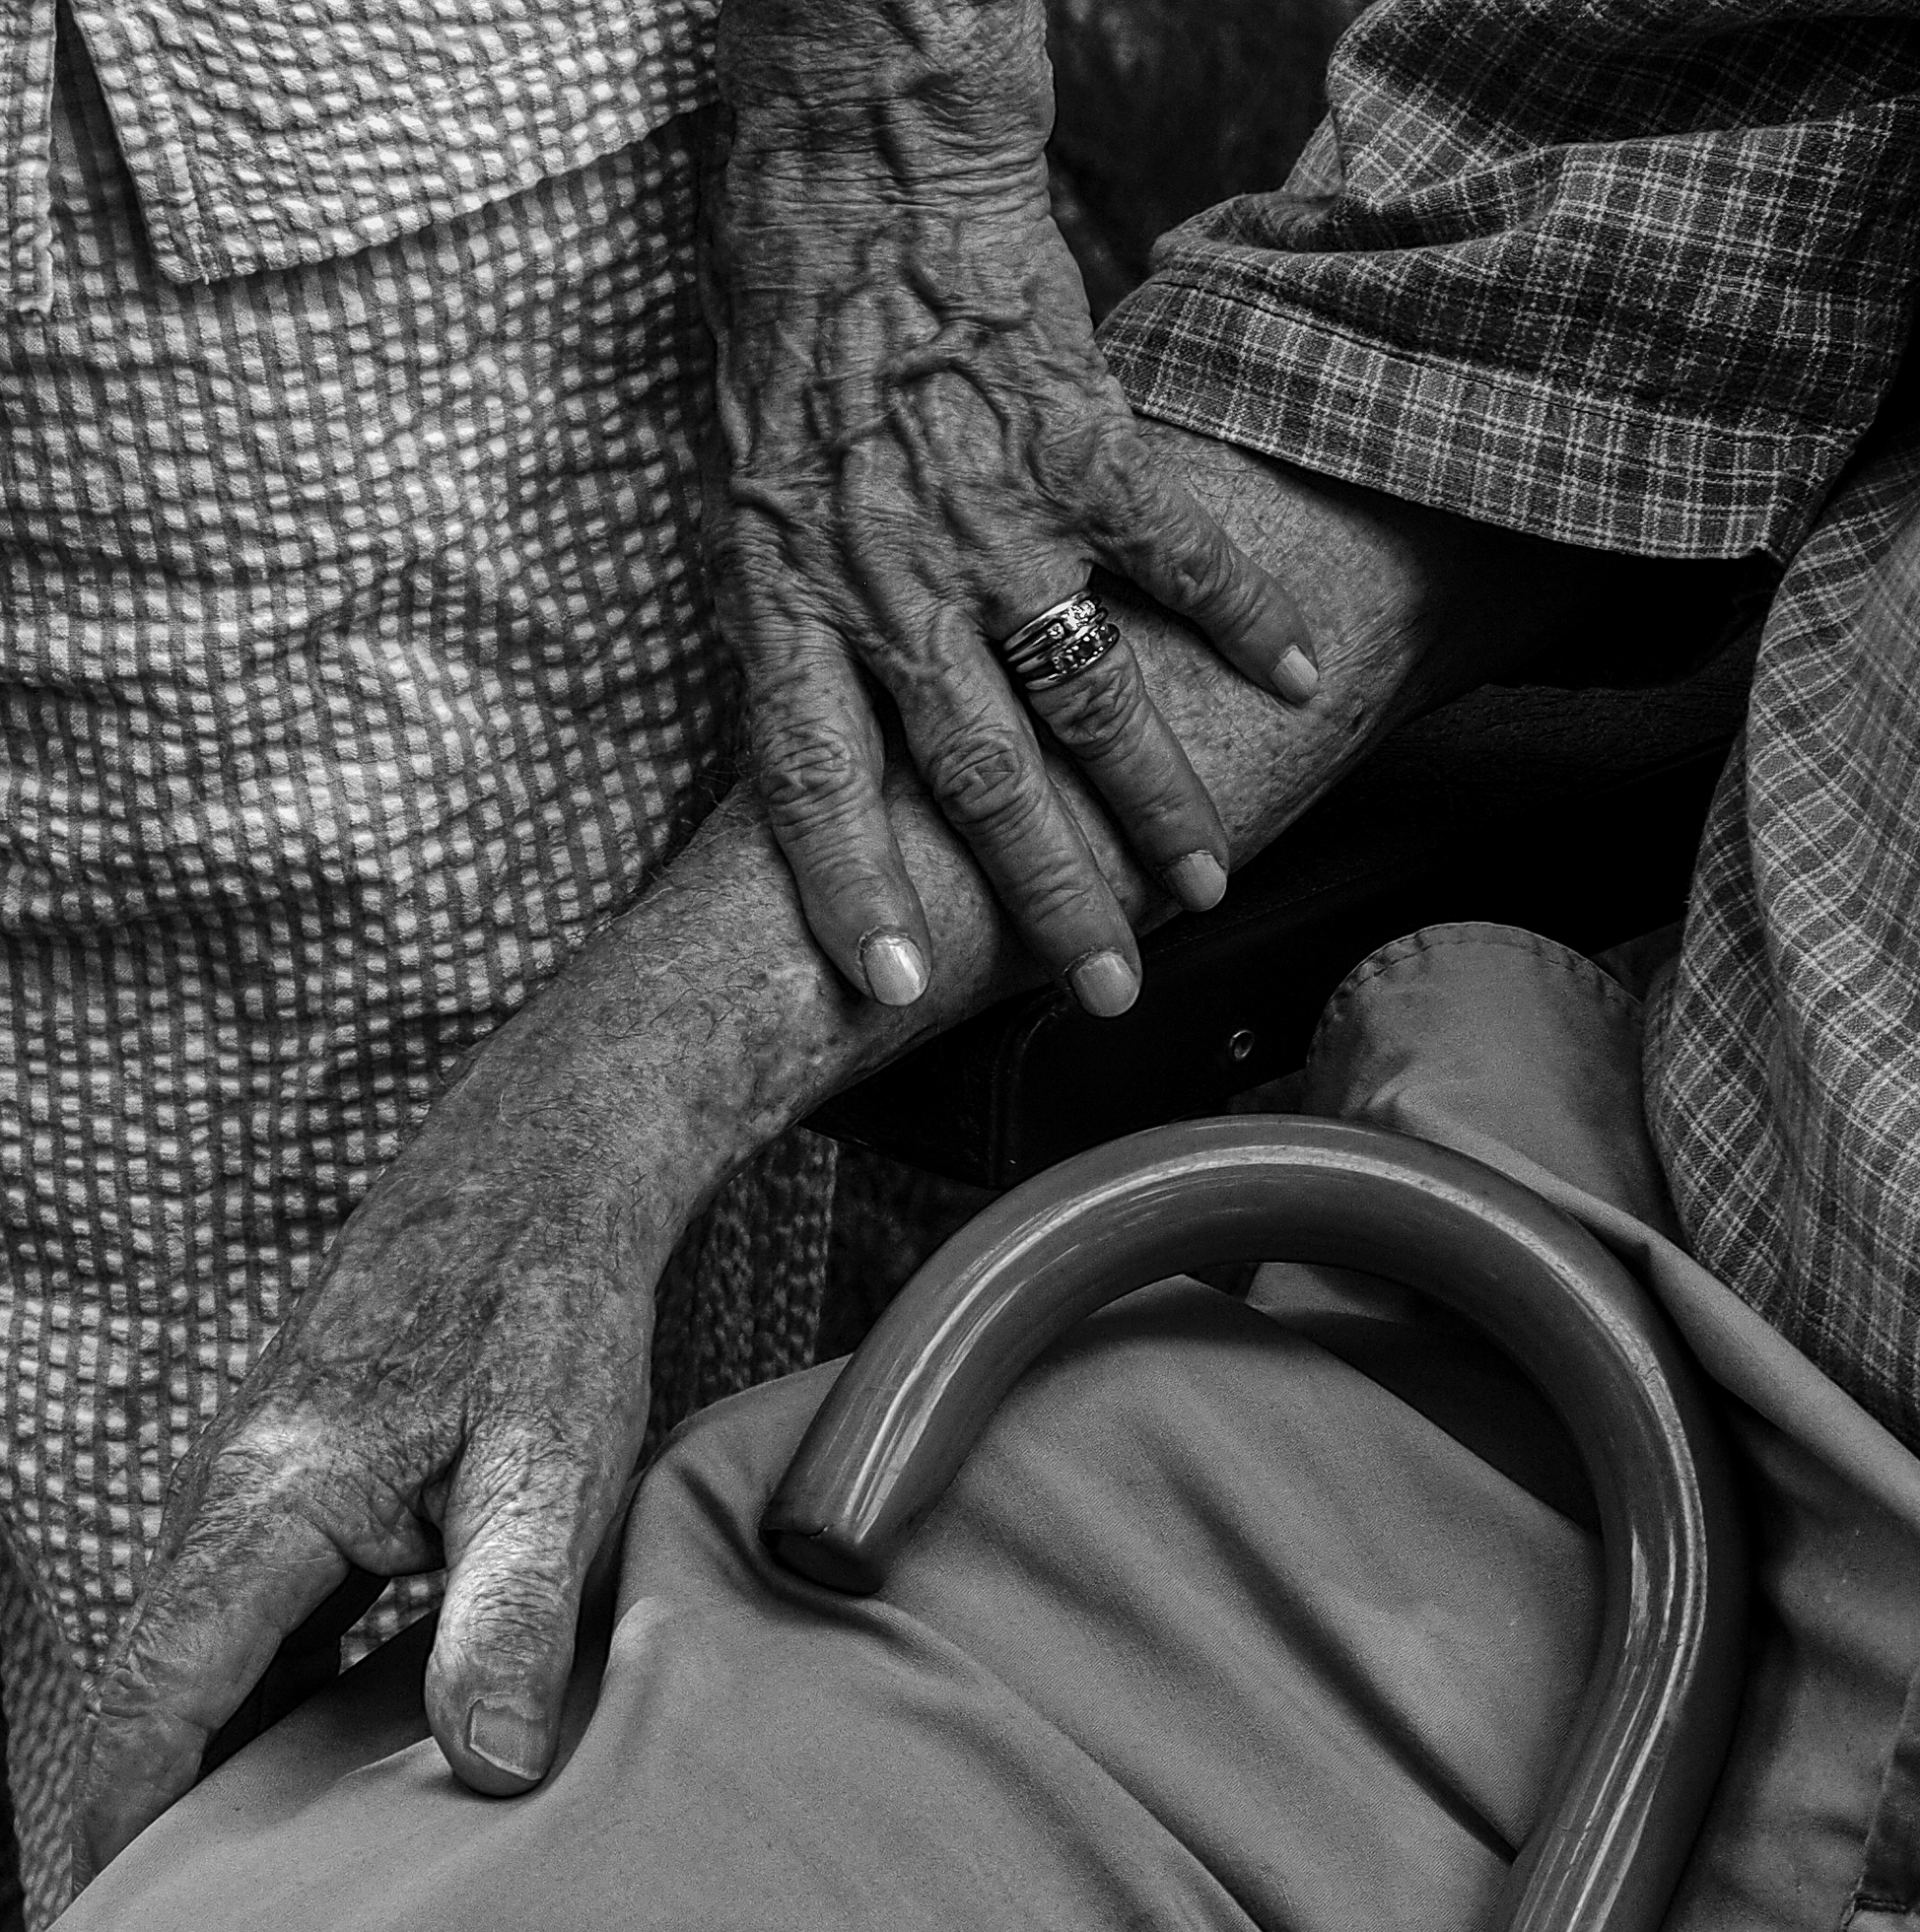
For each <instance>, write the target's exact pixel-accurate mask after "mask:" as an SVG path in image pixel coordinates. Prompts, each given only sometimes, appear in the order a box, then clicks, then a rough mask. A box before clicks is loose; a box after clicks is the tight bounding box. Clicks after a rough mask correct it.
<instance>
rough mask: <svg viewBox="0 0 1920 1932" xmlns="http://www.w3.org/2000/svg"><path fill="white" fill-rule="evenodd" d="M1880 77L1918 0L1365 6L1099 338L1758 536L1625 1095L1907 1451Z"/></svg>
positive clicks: (1141, 397)
mask: <svg viewBox="0 0 1920 1932" xmlns="http://www.w3.org/2000/svg"><path fill="white" fill-rule="evenodd" d="M1916 89H1920V6H1914V5H1904V6H1902V5H1891V4H1881V5H1878V6H1873V7H1862V6H1859V5H1847V6H1841V5H1821V4H1815V3H1813V0H1801V3H1800V4H1794V5H1781V4H1767V3H1766V0H1717V3H1714V0H1639V3H1638V4H1635V5H1631V6H1628V5H1594V4H1573V0H1527V4H1506V5H1500V6H1487V5H1482V4H1479V3H1478V0H1383V4H1380V5H1377V6H1375V7H1374V8H1372V9H1371V10H1370V11H1369V12H1368V13H1367V14H1366V15H1364V16H1363V17H1362V18H1361V19H1360V21H1359V22H1358V23H1357V24H1356V26H1355V27H1354V28H1353V30H1352V31H1351V32H1350V33H1349V34H1348V35H1347V36H1346V38H1345V39H1344V40H1343V41H1342V43H1341V45H1340V47H1339V49H1338V51H1337V54H1336V56H1335V60H1334V64H1333V69H1332V73H1331V75H1330V104H1331V109H1332V111H1331V114H1330V116H1329V119H1328V121H1327V122H1326V124H1325V125H1324V126H1323V128H1322V130H1321V132H1320V134H1319V136H1317V137H1316V140H1315V142H1314V144H1313V146H1312V147H1311V148H1310V150H1309V151H1308V153H1307V155H1306V156H1305V157H1304V158H1303V160H1302V162H1301V165H1300V168H1299V170H1298V172H1297V173H1296V174H1295V176H1294V178H1293V180H1292V181H1290V182H1289V183H1288V189H1287V191H1286V192H1285V193H1282V194H1277V195H1261V196H1252V197H1248V198H1245V199H1242V200H1239V201H1235V202H1230V203H1228V204H1227V205H1226V206H1224V207H1222V208H1219V209H1216V210H1214V211H1212V212H1211V213H1209V214H1207V215H1205V216H1203V217H1202V218H1200V220H1199V221H1197V222H1194V223H1193V224H1191V225H1190V226H1189V227H1187V228H1186V229H1184V230H1182V231H1180V232H1178V233H1177V234H1176V235H1174V236H1173V237H1172V238H1170V239H1169V240H1168V241H1167V242H1164V243H1163V244H1162V246H1161V248H1160V250H1159V252H1158V254H1157V256H1156V273H1155V275H1154V277H1153V279H1152V280H1151V281H1150V282H1149V283H1148V284H1147V286H1146V287H1145V288H1144V290H1142V291H1141V292H1140V294H1139V295H1138V296H1137V297H1136V298H1135V299H1134V300H1133V301H1131V303H1130V304H1128V305H1127V306H1125V307H1124V308H1123V309H1122V310H1121V311H1119V312H1118V314H1117V315H1116V316H1115V317H1114V319H1113V320H1112V321H1111V323H1110V324H1109V327H1108V330H1107V333H1106V338H1105V339H1106V344H1107V353H1108V356H1109V357H1110V359H1111V360H1112V362H1113V363H1114V365H1115V367H1116V369H1117V371H1118V372H1119V374H1120V377H1121V379H1122V380H1123V381H1124V383H1125V384H1126V385H1127V388H1128V390H1129V393H1130V394H1131V397H1132V399H1133V401H1134V403H1135V406H1136V407H1137V408H1139V409H1140V410H1141V411H1142V412H1143V413H1145V414H1148V415H1152V416H1156V417H1161V418H1164V419H1166V420H1168V421H1171V422H1175V423H1180V424H1184V425H1187V426H1188V427H1190V428H1194V429H1199V430H1203V431H1207V432H1210V433H1212V434H1214V435H1217V436H1221V437H1224V438H1227V439H1228V440H1230V441H1234V442H1238V443H1242V444H1247V445H1250V446H1252V447H1254V448H1256V449H1263V450H1266V451H1268V452H1269V453H1271V454H1273V455H1277V456H1282V457H1288V458H1291V459H1292V460H1293V461H1295V462H1298V463H1301V464H1304V465H1306V466H1308V467H1310V468H1313V469H1317V470H1321V471H1329V472H1332V473H1334V474H1336V475H1338V476H1342V477H1346V478H1349V479H1352V480H1354V481H1357V482H1361V483H1366V484H1371V485H1374V486H1376V487H1378V488H1380V489H1383V490H1388V491H1391V492H1394V493H1395V494H1397V495H1400V496H1405V497H1410V498H1415V499H1418V500H1419V501H1421V502H1424V503H1430V504H1435V505H1440V506H1443V507H1445V508H1448V509H1452V510H1457V511H1461V512H1464V513H1466V514H1468V515H1471V516H1474V517H1480V518H1482V519H1485V520H1488V521H1491V522H1495V523H1500V524H1505V525H1508V526H1511V527H1513V528H1517V529H1524V530H1530V531H1534V532H1536V533H1539V534H1541V535H1544V536H1549V537H1556V538H1561V539H1565V540H1568V541H1571V542H1575V543H1583V544H1591V545H1597V546H1600V547H1603V548H1611V549H1618V550H1626V551H1637V552H1642V553H1648V554H1655V555H1664V556H1680V557H1735V556H1740V555H1742V554H1745V553H1749V552H1752V551H1756V550H1757V551H1765V552H1767V553H1769V554H1770V555H1772V556H1773V557H1774V558H1776V559H1778V560H1780V561H1781V562H1783V563H1785V564H1786V565H1787V570H1786V574H1785V578H1784V580H1783V582H1782V584H1781V586H1780V588H1779V591H1778V593H1777V595H1776V597H1775V599H1774V602H1773V606H1772V609H1771V611H1770V613H1769V614H1768V617H1767V620H1766V626H1765V630H1764V633H1763V636H1762V640H1761V645H1760V653H1759V661H1758V668H1757V671H1756V674H1755V678H1754V685H1753V694H1752V700H1751V708H1750V712H1749V721H1748V725H1747V730H1746V734H1745V738H1744V741H1743V744H1742V746H1741V748H1740V751H1739V752H1738V754H1737V755H1736V756H1735V758H1734V760H1733V762H1732V766H1731V768H1730V770H1729V771H1728V773H1727V775H1726V777H1725V780H1724V781H1723V783H1722V786H1721V789H1720V792H1719V794H1718V797H1717V800H1716V802H1715V805H1714V808H1713V811H1712V815H1711V819H1710V822H1709V824H1708V827H1707V832H1706V836H1705V842H1704V846H1703V849H1702V852H1701V857H1700V862H1699V866H1698V871H1697V874H1696V882H1695V887H1694V893H1693V902H1692V907H1691V911H1690V914H1689V917H1688V921H1687V926H1686V933H1685V941H1684V946H1683V949H1682V955H1681V959H1680V969H1679V973H1678V976H1677V977H1676V978H1675V979H1674V980H1673V981H1672V982H1670V983H1669V984H1668V985H1667V986H1666V987H1665V988H1664V989H1663V990H1662V992H1661V993H1660V994H1659V996H1658V998H1657V1000H1656V1003H1655V1009H1654V1011H1653V1013H1652V1014H1651V1016H1650V1019H1651V1023H1650V1026H1649V1034H1648V1048H1647V1068H1646V1071H1647V1091H1648V1104H1649V1113H1650V1118H1651V1124H1652V1127H1653V1130H1654V1135H1655V1139H1656V1141H1657V1144H1658V1145H1659V1148H1660V1151H1661V1155H1662V1158H1663V1160H1664V1162H1665V1164H1666V1168H1667V1174H1668V1179H1669V1182H1670V1184H1671V1187H1672V1191H1673V1194H1674V1198H1675V1201H1676V1204H1677V1206H1678V1207H1679V1209H1680V1215H1681V1219H1682V1222H1683V1224H1684V1226H1685V1228H1686V1230H1687V1233H1688V1236H1689V1238H1690V1240H1691V1241H1692V1243H1693V1245H1694V1248H1695V1250H1696V1251H1697V1253H1698V1254H1699V1256H1700V1258H1701V1259H1702V1260H1703V1261H1705V1262H1706V1263H1707V1265H1708V1266H1710V1267H1711V1268H1712V1269H1713V1270H1714V1271H1715V1272H1716V1273H1717V1274H1718V1275H1720V1276H1722V1278H1723V1279H1725V1280H1726V1281H1728V1282H1729V1283H1730V1284H1731V1285H1732V1286H1734V1287H1735V1288H1736V1289H1738V1290H1739V1291H1740V1292H1741V1293H1742V1294H1743V1295H1744V1296H1746V1297H1747V1299H1748V1300H1749V1301H1750V1302H1751V1303H1752V1305H1753V1306H1754V1307H1756V1308H1757V1309H1759V1310H1760V1311H1761V1312H1762V1313H1763V1314H1765V1315H1766V1316H1767V1317H1768V1319H1769V1320H1771V1321H1772V1322H1773V1323H1774V1324H1775V1325H1776V1326H1777V1327H1779V1328H1780V1329H1781V1330H1782V1331H1783V1332H1784V1333H1785V1334H1786V1335H1787V1336H1788V1337H1789V1338H1791V1339H1792V1340H1793V1341H1794V1342H1795V1343H1796V1344H1797V1345H1799V1346H1800V1347H1802V1348H1803V1349H1805V1350H1806V1351H1807V1353H1808V1354H1809V1355H1811V1356H1812V1357H1813V1358H1814V1360H1815V1361H1817V1363H1818V1364H1819V1365H1820V1367H1821V1368H1822V1369H1824V1370H1825V1371H1826V1373H1827V1374H1828V1375H1830V1376H1832V1377H1833V1378H1834V1380H1836V1381H1837V1382H1839V1383H1840V1384H1841V1385H1842V1386H1843V1387H1844V1388H1846V1389H1847V1390H1848V1391H1849V1392H1850V1393H1851V1394H1853V1395H1854V1396H1855V1397H1856V1398H1858V1400H1859V1401H1860V1402H1861V1403H1863V1404H1864V1405H1865V1406H1866V1408H1868V1409H1869V1410H1870V1411H1871V1412H1872V1413H1873V1414H1876V1415H1877V1416H1879V1417H1880V1418H1881V1419H1882V1420H1883V1421H1885V1422H1886V1424H1887V1425H1888V1426H1889V1427H1890V1428H1892V1429H1893V1430H1894V1431H1895V1432H1896V1433H1898V1434H1899V1435H1900V1436H1901V1437H1902V1438H1903V1439H1904V1440H1905V1441H1906V1442H1908V1443H1909V1444H1911V1445H1913V1446H1915V1447H1920V1070H1917V1069H1920V1063H1917V1062H1916V1053H1917V1052H1920V648H1917V647H1920V566H1917V565H1916V555H1915V553H1916V550H1920V545H1916V543H1915V542H1914V540H1913V535H1914V534H1920V533H1913V534H1910V536H1909V540H1908V543H1907V545H1906V552H1905V555H1904V557H1901V556H1900V555H1899V553H1898V545H1897V539H1898V538H1899V535H1900V532H1901V529H1902V526H1903V525H1907V524H1909V523H1910V522H1911V520H1912V519H1913V518H1914V517H1915V516H1916V515H1920V419H1917V417H1916V411H1915V409H1914V407H1913V399H1912V397H1911V396H1910V394H1908V393H1906V392H1905V391H1904V389H1903V387H1902V386H1901V385H1897V384H1896V383H1895V374H1896V371H1897V370H1898V369H1899V367H1900V363H1901V357H1902V355H1903V353H1904V351H1905V349H1906V346H1907V341H1908V333H1909V328H1910V324H1911V318H1912V312H1913V300H1914V285H1915V280H1916V275H1920V97H1916ZM1863 617H1865V618H1866V619H1867V621H1863Z"/></svg>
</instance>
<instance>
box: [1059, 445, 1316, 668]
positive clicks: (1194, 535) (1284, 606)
mask: <svg viewBox="0 0 1920 1932" xmlns="http://www.w3.org/2000/svg"><path fill="white" fill-rule="evenodd" d="M1122 447H1124V448H1125V449H1127V450H1128V452H1129V453H1128V454H1126V455H1125V456H1123V457H1121V458H1119V459H1118V460H1116V461H1114V462H1112V463H1110V464H1109V465H1107V466H1106V467H1105V468H1104V469H1103V471H1102V474H1101V480H1100V483H1099V485H1098V488H1099V490H1100V493H1101V494H1100V497H1099V499H1098V500H1097V506H1096V518H1097V522H1096V527H1095V528H1094V529H1093V530H1091V531H1090V532H1089V534H1090V535H1091V536H1092V537H1093V540H1094V541H1095V543H1096V545H1097V546H1098V548H1099V551H1100V554H1101V556H1102V558H1103V560H1104V561H1105V562H1107V563H1108V564H1109V565H1110V566H1111V567H1112V568H1113V569H1115V570H1117V571H1119V572H1120V573H1121V574H1122V575H1123V576H1125V577H1127V578H1129V579H1131V581H1132V582H1133V583H1134V584H1137V585H1138V586H1140V588H1141V589H1142V590H1144V591H1146V593H1147V594H1148V595H1149V596H1151V597H1152V598H1153V599H1154V600H1155V601H1156V602H1158V603H1161V604H1164V605H1165V606H1166V607H1167V609H1169V610H1171V611H1174V612H1175V613H1176V614H1177V615H1179V616H1181V617H1184V618H1186V619H1187V620H1188V621H1189V622H1190V623H1192V624H1194V625H1196V626H1197V627H1198V628H1199V629H1200V630H1201V631H1204V632H1205V633H1206V635H1207V637H1208V638H1209V639H1210V640H1211V641H1212V643H1213V647H1214V649H1215V650H1217V651H1218V652H1219V653H1220V655H1222V656H1223V657H1225V658H1227V659H1228V661H1229V662H1231V663H1233V664H1234V665H1236V666H1237V667H1238V668H1239V669H1240V670H1242V671H1243V672H1245V673H1246V675H1247V676H1248V677H1250V678H1252V679H1253V680H1254V682H1255V683H1256V684H1260V685H1262V686H1264V687H1265V688H1266V689H1268V690H1269V691H1271V692H1272V693H1273V694H1274V695H1275V696H1276V697H1279V698H1283V699H1285V700H1286V702H1287V703H1289V704H1296V705H1297V704H1305V703H1306V702H1307V700H1308V699H1309V698H1311V697H1312V696H1313V694H1314V692H1315V691H1316V690H1317V689H1318V688H1319V686H1320V667H1319V665H1318V663H1317V662H1316V661H1315V657H1314V650H1313V640H1312V637H1311V636H1310V634H1309V632H1308V630H1307V625H1306V620H1305V619H1304V618H1303V617H1302V616H1301V615H1300V611H1299V607H1298V606H1297V605H1296V604H1295V603H1294V601H1293V599H1292V597H1291V596H1289V595H1288V594H1287V592H1286V590H1285V589H1284V588H1283V587H1282V586H1280V584H1279V583H1278V582H1277V581H1276V580H1275V579H1274V578H1273V577H1271V576H1270V575H1269V573H1268V572H1267V571H1265V570H1263V569H1262V568H1261V567H1260V565H1259V564H1257V563H1255V561H1254V560H1253V559H1252V558H1251V557H1250V556H1248V555H1247V553H1246V552H1245V551H1244V550H1242V549H1241V547H1240V546H1239V545H1238V544H1237V543H1235V542H1234V540H1233V539H1232V537H1230V536H1229V535H1228V534H1227V533H1226V531H1225V530H1224V529H1223V528H1221V526H1220V524H1219V523H1218V522H1217V521H1216V520H1215V519H1214V518H1213V517H1211V516H1210V515H1209V514H1208V513H1207V511H1206V510H1205V509H1204V508H1203V507H1202V506H1201V505H1200V503H1198V502H1197V501H1196V500H1195V499H1194V497H1193V496H1192V494H1191V493H1190V492H1189V491H1188V490H1187V489H1186V487H1185V486H1184V485H1183V484H1181V483H1179V482H1177V481H1176V480H1175V479H1174V478H1173V477H1171V476H1169V475H1167V474H1166V473H1165V472H1164V471H1163V470H1161V469H1159V468H1156V467H1155V466H1154V464H1153V462H1152V459H1151V458H1150V456H1149V455H1148V453H1147V450H1146V447H1145V445H1144V444H1142V443H1141V442H1140V441H1139V439H1138V438H1137V437H1134V438H1131V439H1130V440H1129V441H1128V443H1127V444H1126V445H1124V446H1122Z"/></svg>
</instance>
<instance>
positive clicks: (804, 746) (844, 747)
mask: <svg viewBox="0 0 1920 1932" xmlns="http://www.w3.org/2000/svg"><path fill="white" fill-rule="evenodd" d="M754 769H755V771H756V773H757V774H758V779H759V786H760V795H761V798H762V800H763V801H764V802H765V804H766V807H767V809H768V811H769V812H770V813H771V814H772V815H773V819H774V823H775V826H776V828H778V829H781V830H791V831H800V832H804V831H808V830H810V829H811V828H813V827H814V826H816V825H818V824H820V823H821V822H822V821H823V820H828V819H833V818H837V817H839V816H840V815H841V814H843V813H844V812H846V811H847V810H849V809H850V808H851V807H852V806H854V805H855V804H856V803H857V800H858V799H859V797H860V796H861V794H862V793H863V792H864V791H865V790H866V789H867V785H868V782H869V772H868V769H867V761H866V759H865V758H864V756H863V755H862V753H861V749H860V747H859V746H857V744H856V743H855V742H854V741H853V739H851V738H850V737H849V736H848V734H847V733H846V732H845V731H844V730H842V729H841V728H840V726H839V725H838V724H836V723H834V722H833V721H831V720H829V719H825V718H819V717H800V718H781V719H779V720H777V721H776V720H769V719H765V718H764V717H763V718H761V719H758V720H756V724H755V730H754Z"/></svg>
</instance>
